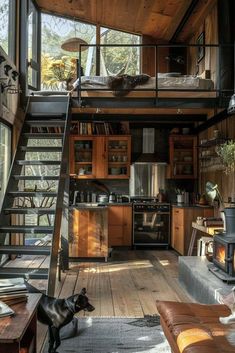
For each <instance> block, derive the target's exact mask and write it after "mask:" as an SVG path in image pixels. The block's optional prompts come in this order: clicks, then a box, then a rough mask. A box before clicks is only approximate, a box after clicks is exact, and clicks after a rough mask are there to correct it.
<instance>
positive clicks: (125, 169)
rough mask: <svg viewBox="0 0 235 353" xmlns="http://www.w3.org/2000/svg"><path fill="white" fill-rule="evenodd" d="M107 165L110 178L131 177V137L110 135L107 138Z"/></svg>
mask: <svg viewBox="0 0 235 353" xmlns="http://www.w3.org/2000/svg"><path fill="white" fill-rule="evenodd" d="M106 144H107V154H108V156H107V157H108V158H107V166H106V168H107V169H106V172H107V177H108V178H109V179H128V178H129V177H130V160H131V137H130V136H110V137H107V138H106Z"/></svg>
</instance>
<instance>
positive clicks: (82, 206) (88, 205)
mask: <svg viewBox="0 0 235 353" xmlns="http://www.w3.org/2000/svg"><path fill="white" fill-rule="evenodd" d="M108 206H132V202H122V203H121V202H108V203H88V202H87V203H79V204H76V205H71V206H70V208H71V209H73V208H75V209H87V208H90V209H101V210H102V209H104V208H107V207H108Z"/></svg>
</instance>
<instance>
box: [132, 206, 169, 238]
mask: <svg viewBox="0 0 235 353" xmlns="http://www.w3.org/2000/svg"><path fill="white" fill-rule="evenodd" d="M168 234H169V216H168V215H160V214H157V213H155V212H142V213H135V215H134V243H135V244H138V243H139V244H154V243H156V244H157V243H167V242H168Z"/></svg>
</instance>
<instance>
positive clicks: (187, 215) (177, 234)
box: [171, 206, 214, 255]
mask: <svg viewBox="0 0 235 353" xmlns="http://www.w3.org/2000/svg"><path fill="white" fill-rule="evenodd" d="M213 212H214V211H213V208H209V207H207V208H206V207H177V206H175V207H174V206H173V208H172V218H171V246H172V247H173V248H174V249H175V250H176V251H178V253H179V254H181V255H187V252H188V248H189V243H190V239H191V234H192V222H194V221H195V220H196V218H197V217H212V216H213Z"/></svg>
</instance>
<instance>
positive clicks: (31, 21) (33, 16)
mask: <svg viewBox="0 0 235 353" xmlns="http://www.w3.org/2000/svg"><path fill="white" fill-rule="evenodd" d="M37 26H38V16H37V10H36V8H35V6H34V5H33V4H32V2H31V1H30V2H29V12H28V61H29V63H32V61H33V62H34V63H37V55H38V52H37V43H38V42H37V39H38V38H37ZM37 77H38V72H37V71H36V70H35V68H32V67H31V66H29V68H28V84H29V85H30V86H32V87H35V88H37Z"/></svg>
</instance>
